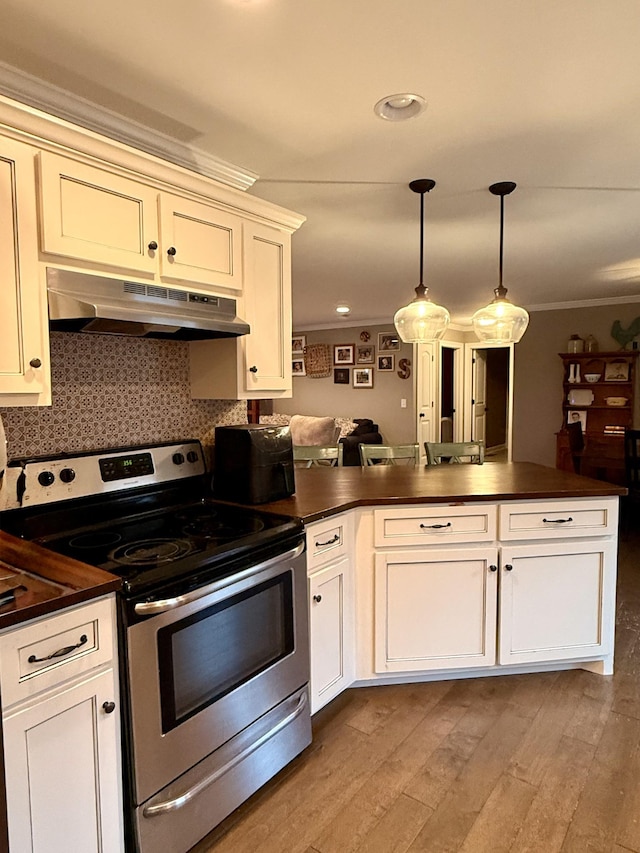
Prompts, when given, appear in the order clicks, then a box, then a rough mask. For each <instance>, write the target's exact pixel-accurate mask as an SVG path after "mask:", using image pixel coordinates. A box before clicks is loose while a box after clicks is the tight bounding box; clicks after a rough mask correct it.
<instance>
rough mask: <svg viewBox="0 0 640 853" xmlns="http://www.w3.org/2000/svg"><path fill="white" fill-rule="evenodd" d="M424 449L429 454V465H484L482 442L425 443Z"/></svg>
mask: <svg viewBox="0 0 640 853" xmlns="http://www.w3.org/2000/svg"><path fill="white" fill-rule="evenodd" d="M424 449H425V450H426V452H427V465H440V464H441V463H442V462H452V463H455V462H467V463H471V464H473V465H482V464H483V463H484V443H483V442H482V441H425V443H424Z"/></svg>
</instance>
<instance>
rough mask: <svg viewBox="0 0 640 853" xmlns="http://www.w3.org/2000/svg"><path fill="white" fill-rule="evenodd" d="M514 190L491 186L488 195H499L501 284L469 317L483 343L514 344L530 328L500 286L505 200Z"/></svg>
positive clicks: (509, 186) (508, 186)
mask: <svg viewBox="0 0 640 853" xmlns="http://www.w3.org/2000/svg"><path fill="white" fill-rule="evenodd" d="M515 188H516V184H514V183H513V181H502V182H500V183H498V184H491V186H490V187H489V192H491V193H493V195H498V196H500V283H499V285H498V287H496V289H495V290H494V291H493V292H494V293H495V298H494V299H492V300H491V302H490V303H489V304H488V305H485V307H484V308H479V309H478V310H477V311H476V313H475V314H474V315H473V317H472V318H471V323H472V325H473V331H474V332H475V334H476V337H477V338H478V340H480V341H482V343H485V344H510V343H514V344H517V343H518V341H519V340H520V338H521V337H522V336H523V335H524V333H525V331H526V330H527V326H528V325H529V315H528V314H527V312H526V311H525V310H524V308H520V307H519V306H518V305H514V304H513V303H512V302H510V301H509V300H508V299H507V288H506V287H504V286H503V284H502V260H503V251H504V197H505V196H506V195H509V194H510V193H512V192H513V191H514V190H515Z"/></svg>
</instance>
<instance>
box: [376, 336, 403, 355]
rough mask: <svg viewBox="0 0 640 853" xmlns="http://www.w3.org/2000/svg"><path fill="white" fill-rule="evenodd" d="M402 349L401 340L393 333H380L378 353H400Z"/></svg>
mask: <svg viewBox="0 0 640 853" xmlns="http://www.w3.org/2000/svg"><path fill="white" fill-rule="evenodd" d="M399 349H400V338H399V337H398V336H397V335H394V334H393V332H378V353H381V352H398V350H399Z"/></svg>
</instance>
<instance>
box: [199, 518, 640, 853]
mask: <svg viewBox="0 0 640 853" xmlns="http://www.w3.org/2000/svg"><path fill="white" fill-rule="evenodd" d="M639 555H640V533H634V534H630V535H628V536H627V537H625V538H624V540H623V541H622V542H621V545H620V562H619V580H618V617H617V632H616V654H615V675H614V676H613V677H602V676H598V675H595V674H592V673H589V672H585V671H582V670H572V671H569V672H560V673H548V674H535V675H526V676H519V675H516V676H501V677H496V678H484V679H467V680H459V681H447V682H436V683H430V684H414V685H402V686H393V687H375V688H356V689H353V690H349V691H347V692H346V693H345V694H343V695H342V696H340V697H338V699H336V700H335V701H334V702H333V703H331V704H330V705H329V706H327V707H326V708H324V709H323V710H322V711H320V712H319V713H318V714H317V715H316V716H315V717H314V720H313V727H314V742H313V744H312V745H311V746H310V747H309V748H308V749H307V750H306V751H305V753H304V754H303V755H302V756H300V757H299V758H298V759H296V760H295V761H294V762H293V763H292V764H291V765H289V767H287V768H286V769H285V770H284V771H282V773H280V774H279V776H277V777H276V778H275V779H274V780H272V782H270V783H269V784H267V785H266V786H265V787H264V788H263V789H261V790H260V791H259V792H258V793H257V794H256V795H255V796H254V797H252V798H251V799H250V800H249V801H248V802H247V803H245V804H244V805H243V806H242V807H241V808H240V809H238V810H237V811H236V812H234V814H233V815H231V816H230V817H229V818H228V819H227V820H226V821H225V822H224V823H223V824H222V825H221V826H220V827H218V828H217V829H216V830H214V832H213V833H211V834H210V835H209V836H208V837H207V839H206V840H205V841H203V842H201V843H200V844H199V845H198V846H197V847H196V848H194V851H193V853H208V851H211V853H214V851H215V853H256V851H260V853H405V851H407V853H418V851H425V852H426V853H445V851H461V853H502V851H504V852H505V853H506V851H509V853H525V851H529V853H530V851H536V853H554V851H562V853H596V851H603V853H604V851H608V852H609V851H610V852H611V853H625V851H634V853H640V556H639Z"/></svg>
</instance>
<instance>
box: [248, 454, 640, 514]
mask: <svg viewBox="0 0 640 853" xmlns="http://www.w3.org/2000/svg"><path fill="white" fill-rule="evenodd" d="M295 478H296V493H295V495H292V496H291V497H290V498H285V499H284V500H279V501H273V502H271V503H267V504H260V507H259V508H260V509H264V510H266V511H267V512H278V513H283V514H285V515H293V516H296V517H298V518H301V519H302V520H303V521H305V522H307V523H309V522H312V521H318V520H319V519H321V518H326V517H327V516H330V515H334V514H335V513H338V512H342V511H343V510H347V509H352V508H353V507H357V506H381V505H388V504H414V503H415V504H419V503H442V502H444V503H456V504H457V503H467V502H469V501H504V500H536V499H538V498H550V499H554V500H556V499H560V498H576V497H579V498H586V497H601V496H607V495H624V494H626V489H625V488H623V487H622V486H616V485H614V484H613V483H605V482H602V481H601V480H593V479H591V478H589V477H581V476H578V475H577V474H570V473H568V472H566V471H559V470H558V469H556V468H547V467H546V466H544V465H535V464H534V463H531V462H510V463H499V462H488V463H485V464H484V465H437V466H431V467H419V468H409V467H406V466H399V465H398V466H390V465H389V466H387V465H379V466H374V467H369V468H355V467H354V468H351V467H347V468H320V467H316V468H296V472H295Z"/></svg>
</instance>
